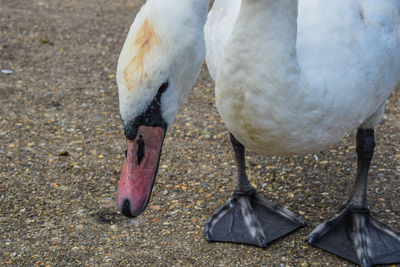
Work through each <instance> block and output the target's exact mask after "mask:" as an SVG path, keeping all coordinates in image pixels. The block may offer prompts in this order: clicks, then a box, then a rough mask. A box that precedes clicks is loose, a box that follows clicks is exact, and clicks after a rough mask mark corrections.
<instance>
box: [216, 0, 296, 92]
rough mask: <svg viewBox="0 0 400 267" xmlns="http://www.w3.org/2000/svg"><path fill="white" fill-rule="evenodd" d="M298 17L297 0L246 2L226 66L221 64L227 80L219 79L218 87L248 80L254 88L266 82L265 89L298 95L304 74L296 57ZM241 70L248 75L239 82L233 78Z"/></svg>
mask: <svg viewBox="0 0 400 267" xmlns="http://www.w3.org/2000/svg"><path fill="white" fill-rule="evenodd" d="M297 14H298V1H297V0H243V1H242V5H241V9H240V13H239V16H238V20H237V22H236V25H235V29H234V30H233V32H232V36H231V40H230V42H229V44H228V45H227V47H226V48H225V49H226V50H225V52H226V53H225V55H224V61H225V62H224V63H222V64H220V68H221V69H220V70H221V72H222V74H221V75H220V76H223V77H217V83H218V81H219V82H220V84H221V83H224V81H228V80H230V81H231V82H240V81H239V79H242V80H243V79H245V80H246V79H247V82H246V81H244V82H245V83H247V84H248V85H249V86H250V87H251V84H253V83H257V82H261V81H262V83H263V85H262V86H264V88H265V86H270V87H271V90H272V91H271V93H272V92H273V91H277V90H279V91H281V92H283V91H285V90H286V91H288V93H290V91H296V90H295V89H294V88H293V87H297V86H298V85H299V82H298V80H299V74H300V68H299V65H298V61H297V54H296V38H297ZM226 66H230V67H226ZM238 69H241V71H244V72H247V73H245V75H237V79H238V80H237V81H235V78H232V76H234V72H235V71H236V70H238ZM229 77H230V78H229ZM246 77H248V78H246ZM219 78H221V79H219ZM257 80H260V81H257ZM222 86H224V84H222ZM255 87H257V86H255ZM282 90H283V91H282ZM268 91H269V89H268Z"/></svg>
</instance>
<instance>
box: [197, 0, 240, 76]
mask: <svg viewBox="0 0 400 267" xmlns="http://www.w3.org/2000/svg"><path fill="white" fill-rule="evenodd" d="M240 5H241V0H216V1H215V2H214V5H213V7H212V9H211V11H210V13H209V14H208V19H207V23H206V25H205V27H204V33H205V40H206V51H207V53H206V61H207V66H208V70H209V72H210V75H211V77H212V78H213V79H214V80H215V79H216V76H217V68H218V62H219V59H220V58H221V57H222V55H223V51H224V47H225V44H226V42H227V41H228V39H229V36H230V35H231V32H232V30H233V27H234V26H235V22H236V19H237V16H238V14H239V10H240Z"/></svg>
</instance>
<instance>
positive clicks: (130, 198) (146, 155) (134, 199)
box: [117, 126, 165, 217]
mask: <svg viewBox="0 0 400 267" xmlns="http://www.w3.org/2000/svg"><path fill="white" fill-rule="evenodd" d="M164 136H165V129H163V128H161V127H151V126H139V128H138V132H137V135H136V137H135V139H133V140H127V151H126V158H125V161H124V167H123V170H122V174H121V179H120V181H119V187H118V198H117V201H118V207H119V210H120V211H121V213H122V214H124V215H125V216H127V217H136V216H138V215H139V214H141V213H142V212H143V211H144V210H145V209H146V206H147V203H148V202H149V199H150V196H151V191H152V188H153V185H154V181H155V177H156V175H157V169H158V162H159V160H160V155H161V148H162V144H163V140H164Z"/></svg>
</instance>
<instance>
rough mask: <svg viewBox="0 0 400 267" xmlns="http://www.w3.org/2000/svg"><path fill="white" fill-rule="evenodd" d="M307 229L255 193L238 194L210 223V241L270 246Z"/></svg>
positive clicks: (208, 223)
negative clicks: (278, 240) (274, 241)
mask: <svg viewBox="0 0 400 267" xmlns="http://www.w3.org/2000/svg"><path fill="white" fill-rule="evenodd" d="M302 226H304V220H303V219H302V218H301V217H300V216H298V215H296V214H294V213H292V212H291V211H289V210H288V209H286V208H285V207H283V206H281V205H278V204H275V203H273V202H272V201H269V200H265V199H263V198H261V197H259V196H258V194H257V192H256V191H254V192H253V193H252V194H235V195H234V196H233V197H232V198H231V199H229V200H228V201H227V202H226V203H225V204H224V205H223V206H222V207H221V208H220V209H218V210H217V211H216V212H215V213H214V214H213V215H212V216H211V217H210V218H209V219H208V221H207V223H206V226H205V237H206V239H207V241H222V242H232V243H241V244H250V245H256V246H259V247H262V248H264V247H266V246H267V245H268V244H269V243H270V242H272V241H273V240H275V239H278V238H279V237H282V236H284V235H287V234H289V233H291V232H293V231H294V230H296V229H297V228H299V227H302Z"/></svg>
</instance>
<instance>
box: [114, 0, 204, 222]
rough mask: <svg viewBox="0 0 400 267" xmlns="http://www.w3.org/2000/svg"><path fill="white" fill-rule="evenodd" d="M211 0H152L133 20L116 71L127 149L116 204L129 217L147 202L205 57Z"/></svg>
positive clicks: (139, 210)
mask: <svg viewBox="0 0 400 267" xmlns="http://www.w3.org/2000/svg"><path fill="white" fill-rule="evenodd" d="M207 7H208V1H204V0H148V1H147V3H146V4H145V5H144V6H143V8H142V9H141V10H140V12H139V13H138V14H137V16H136V19H135V21H134V22H133V24H132V26H131V28H130V31H129V33H128V37H127V39H126V41H125V44H124V46H123V48H122V51H121V54H120V57H119V61H118V69H117V83H118V89H119V103H120V112H121V118H122V123H123V127H124V133H125V136H126V139H127V151H126V159H125V162H124V167H123V170H122V174H121V180H120V184H119V188H118V206H119V209H120V210H121V212H122V213H123V214H124V215H126V216H129V217H133V216H137V215H139V214H140V213H141V212H143V211H144V209H145V208H146V206H147V203H148V201H149V199H150V195H151V191H152V187H153V184H154V180H155V176H156V173H157V168H158V162H159V158H160V153H161V147H162V143H163V139H164V136H165V133H166V131H167V129H168V127H169V126H170V125H171V124H172V122H173V120H174V118H175V116H176V114H177V113H178V111H179V109H180V106H181V105H182V103H183V101H184V100H185V98H186V95H187V94H188V92H189V90H190V89H191V87H192V86H193V84H194V82H195V80H196V78H197V76H198V74H199V72H200V69H201V65H202V63H203V61H204V57H205V48H204V47H205V45H204V37H203V35H204V34H203V26H204V23H205V20H206V17H207Z"/></svg>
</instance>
